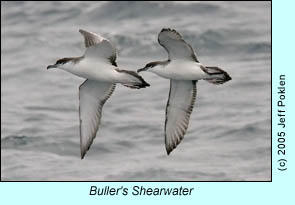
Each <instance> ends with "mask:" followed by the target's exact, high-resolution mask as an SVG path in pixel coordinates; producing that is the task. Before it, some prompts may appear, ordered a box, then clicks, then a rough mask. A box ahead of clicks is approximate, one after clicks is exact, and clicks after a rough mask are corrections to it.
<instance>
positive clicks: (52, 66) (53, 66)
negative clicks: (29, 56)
mask: <svg viewBox="0 0 295 205" xmlns="http://www.w3.org/2000/svg"><path fill="white" fill-rule="evenodd" d="M50 68H55V65H49V66H47V70H48V69H50Z"/></svg>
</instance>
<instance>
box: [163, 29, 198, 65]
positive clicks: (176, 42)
mask: <svg viewBox="0 0 295 205" xmlns="http://www.w3.org/2000/svg"><path fill="white" fill-rule="evenodd" d="M158 42H159V44H160V45H161V46H163V47H164V48H165V49H166V51H167V52H168V58H169V59H170V60H173V59H188V60H192V61H196V62H199V61H198V59H197V57H196V54H195V52H194V49H193V48H192V47H191V46H190V45H189V44H188V43H187V42H185V41H184V40H183V39H182V36H181V35H180V34H179V33H178V32H177V31H175V30H174V29H170V28H168V29H165V28H164V29H162V30H161V32H160V33H159V36H158Z"/></svg>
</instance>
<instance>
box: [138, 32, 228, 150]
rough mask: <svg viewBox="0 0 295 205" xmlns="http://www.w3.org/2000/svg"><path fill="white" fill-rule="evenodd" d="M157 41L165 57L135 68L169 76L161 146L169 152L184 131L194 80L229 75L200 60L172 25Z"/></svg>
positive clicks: (192, 100) (216, 81)
mask: <svg viewBox="0 0 295 205" xmlns="http://www.w3.org/2000/svg"><path fill="white" fill-rule="evenodd" d="M158 42H159V44H160V45H161V46H163V47H164V49H165V50H166V51H167V52H168V60H166V61H154V62H151V63H148V64H146V66H145V67H144V68H141V69H138V70H137V72H141V71H150V72H152V73H155V74H157V75H159V76H161V77H163V78H167V79H170V91H169V98H168V102H167V106H166V120H165V147H166V151H167V154H168V155H169V154H170V153H171V151H172V150H173V149H175V148H176V147H177V145H178V144H179V143H180V142H181V140H182V139H183V137H184V135H185V133H186V131H187V128H188V124H189V119H190V115H191V113H192V111H193V108H194V104H195V100H196V95H197V87H196V85H197V82H198V80H206V81H208V82H209V83H212V84H216V85H218V84H223V83H225V82H227V81H229V80H231V77H230V76H229V74H228V73H227V72H225V71H224V70H222V69H220V68H218V67H215V66H204V65H203V64H201V63H200V62H199V60H198V59H197V57H196V54H195V52H194V50H193V48H192V47H191V46H190V45H189V44H188V43H187V42H185V40H183V38H182V36H181V35H180V34H179V33H178V32H177V31H176V30H174V29H170V28H167V29H166V28H164V29H162V30H161V32H160V33H159V35H158Z"/></svg>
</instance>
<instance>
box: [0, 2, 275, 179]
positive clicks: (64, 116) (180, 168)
mask: <svg viewBox="0 0 295 205" xmlns="http://www.w3.org/2000/svg"><path fill="white" fill-rule="evenodd" d="M167 27H170V28H174V29H176V30H177V31H179V32H180V33H181V34H182V35H183V38H184V39H185V40H186V41H187V42H188V43H190V44H191V45H192V47H193V48H194V49H195V51H196V54H197V57H198V59H199V60H200V61H201V62H202V63H203V64H205V65H211V66H212V65H217V66H219V67H220V68H222V69H224V70H226V71H227V72H228V73H229V74H230V75H231V77H232V80H231V81H229V82H228V83H226V84H224V85H218V86H216V85H212V84H209V83H208V82H205V81H199V82H198V85H197V86H198V93H197V101H196V105H195V108H194V111H193V113H192V116H191V120H190V124H189V128H188V131H187V134H186V135H185V138H184V140H183V141H182V142H181V144H180V145H179V146H178V147H177V148H176V149H175V150H174V151H173V152H172V153H171V154H170V156H167V154H166V151H165V145H164V122H165V107H166V102H167V98H168V92H169V80H166V79H163V78H160V77H158V76H156V75H155V74H152V73H148V72H146V73H143V74H142V76H143V77H144V78H145V79H146V81H147V82H149V83H150V84H151V87H149V88H147V89H140V90H132V89H128V88H126V87H123V86H121V85H118V86H117V87H116V90H115V92H114V93H113V95H112V97H111V98H110V99H109V100H108V101H107V103H106V104H105V106H104V110H103V118H102V123H101V126H100V129H99V132H98V134H97V137H96V139H95V141H94V143H93V145H92V147H91V149H90V150H89V151H88V153H87V155H86V157H85V158H84V159H83V160H81V159H80V145H79V116H78V105H79V101H78V87H79V85H80V84H81V83H82V82H83V81H84V79H82V78H78V77H76V76H74V75H72V74H70V73H66V72H64V71H62V70H58V69H56V70H54V69H52V70H46V66H47V65H49V64H52V63H55V61H56V60H57V59H59V58H62V57H71V56H81V55H82V54H83V53H84V50H85V48H84V42H83V38H82V36H81V35H80V34H79V32H78V30H79V29H80V28H82V29H85V30H89V31H92V32H95V33H98V34H100V35H102V36H104V37H106V38H108V39H110V40H111V41H112V42H113V43H114V44H115V45H116V47H117V49H118V55H119V56H118V60H117V63H118V65H119V66H122V67H124V68H125V69H126V68H127V69H129V70H136V69H139V68H141V67H142V66H144V65H145V64H146V63H148V62H150V61H155V60H166V59H167V53H166V51H165V50H164V49H163V48H162V47H161V46H160V45H159V44H158V41H157V35H158V33H159V31H160V30H161V29H162V28H167ZM180 69H181V68H180ZM1 177H2V178H1V179H2V180H8V181H9V180H24V181H26V180H45V181H47V180H93V181H96V180H128V181H132V180H146V181H149V180H163V181H164V180H171V181H174V180H191V181H204V180H206V181H211V180H212V181H224V180H226V181H236V180H239V181H240V180H241V181H243V180H245V181H247V180H270V178H271V3H270V2H193V3H191V2H39V3H38V2H1Z"/></svg>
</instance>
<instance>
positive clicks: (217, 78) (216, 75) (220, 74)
mask: <svg viewBox="0 0 295 205" xmlns="http://www.w3.org/2000/svg"><path fill="white" fill-rule="evenodd" d="M203 69H204V72H206V73H207V74H208V75H210V77H209V78H208V79H204V80H206V81H207V82H209V83H212V84H215V85H218V84H223V83H225V82H227V81H229V80H231V77H230V75H229V74H228V73H227V72H225V71H224V70H222V69H220V68H218V67H209V66H208V67H205V68H203Z"/></svg>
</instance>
